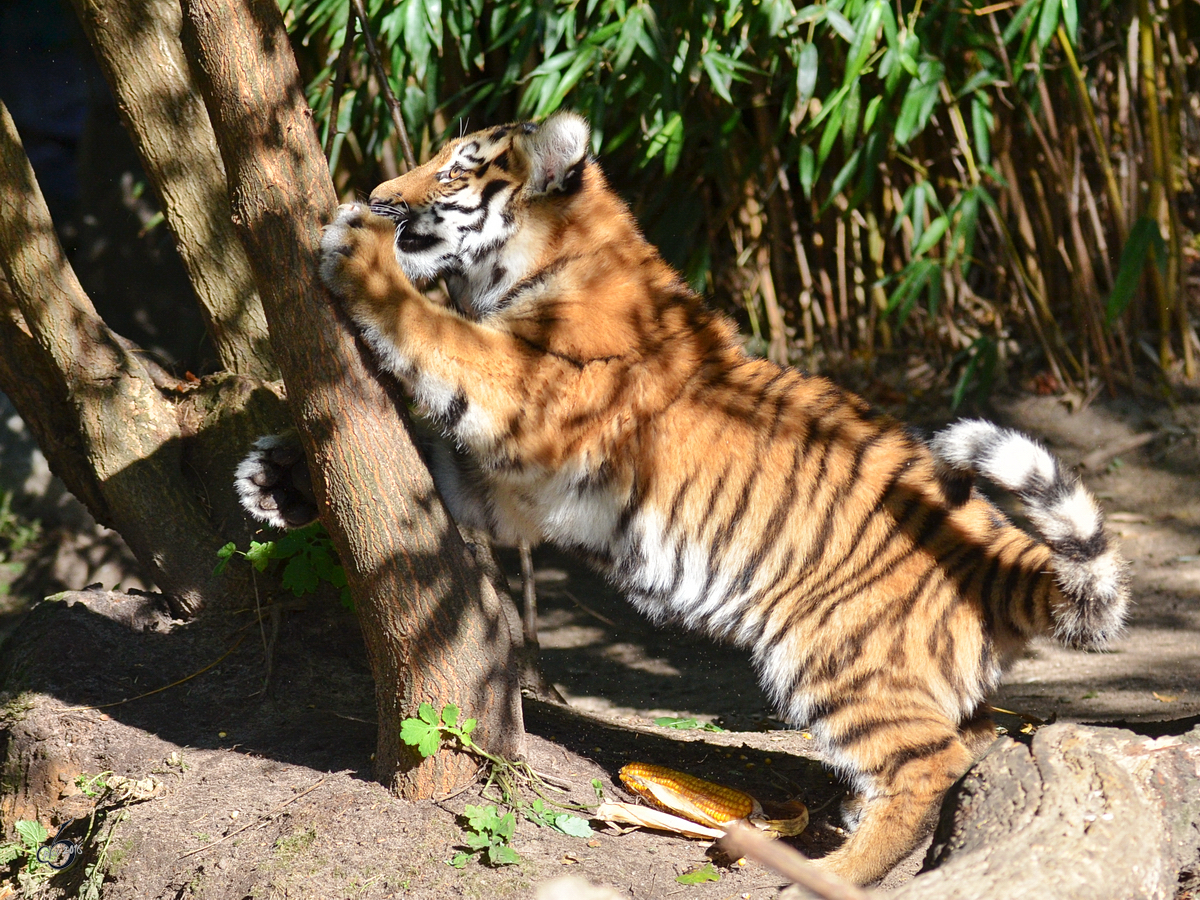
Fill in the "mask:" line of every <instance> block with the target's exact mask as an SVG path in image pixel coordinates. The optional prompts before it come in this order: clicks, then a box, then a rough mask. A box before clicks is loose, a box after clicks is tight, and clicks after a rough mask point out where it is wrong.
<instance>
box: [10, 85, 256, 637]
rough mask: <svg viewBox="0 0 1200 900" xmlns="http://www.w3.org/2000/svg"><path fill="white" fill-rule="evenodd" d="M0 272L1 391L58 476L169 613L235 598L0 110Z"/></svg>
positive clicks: (159, 416) (175, 435)
mask: <svg viewBox="0 0 1200 900" xmlns="http://www.w3.org/2000/svg"><path fill="white" fill-rule="evenodd" d="M0 272H3V275H4V280H5V281H6V282H7V287H6V288H5V289H2V290H0V336H3V337H4V338H5V340H4V344H3V348H2V349H3V352H2V354H0V357H2V359H0V390H3V391H4V392H5V393H6V394H8V395H9V396H10V397H11V398H12V400H13V402H14V404H15V405H16V407H17V410H18V412H20V414H21V416H22V418H24V419H25V421H26V422H27V423H28V424H29V426H30V428H31V429H32V431H33V433H34V434H35V436H36V437H37V438H38V442H39V445H40V446H41V447H42V448H43V451H44V452H45V453H46V456H47V459H48V460H49V462H50V464H51V467H52V468H53V470H54V472H55V474H57V475H58V476H59V477H60V478H62V479H63V481H64V482H65V483H66V485H67V487H68V488H69V489H70V490H71V491H72V492H73V493H74V494H75V495H76V496H77V497H79V498H80V499H81V500H82V501H83V502H84V503H85V504H86V505H87V507H88V509H89V511H90V512H91V513H92V515H93V516H94V517H95V518H96V520H97V521H98V522H100V523H101V524H104V525H108V526H110V527H112V528H114V529H116V530H117V531H118V532H120V533H121V536H122V537H124V538H125V541H126V542H127V543H128V544H129V546H130V549H132V550H133V552H134V554H135V555H136V556H137V557H138V560H139V561H140V562H141V563H142V564H143V565H144V566H145V567H146V569H147V571H148V572H149V574H150V576H151V577H152V578H153V579H154V580H155V582H157V584H158V585H159V587H161V588H162V589H163V590H164V591H165V592H166V593H167V595H168V596H169V597H170V598H171V601H172V603H173V605H174V612H175V614H176V615H178V616H181V617H188V616H191V615H194V614H195V613H196V612H197V611H198V610H199V609H200V608H201V606H202V605H203V604H204V602H205V599H206V598H207V599H210V600H211V599H213V598H214V597H219V596H221V595H222V594H223V592H224V591H226V590H229V589H230V588H234V589H236V588H237V587H238V585H237V582H236V581H232V580H226V581H224V582H219V581H217V580H216V579H215V577H214V575H213V560H214V559H215V554H216V551H217V549H218V548H219V547H220V546H221V544H222V543H223V541H222V540H221V538H220V536H219V535H218V534H217V532H216V530H215V529H214V528H213V527H212V525H211V524H210V521H209V519H208V518H207V516H206V514H205V511H204V509H203V507H202V505H201V503H200V502H199V501H198V498H197V496H196V494H195V492H194V490H193V486H192V485H190V484H189V483H188V481H187V479H186V477H185V476H184V475H183V472H182V465H181V454H182V443H183V440H182V439H183V434H182V432H181V430H180V426H179V422H178V420H177V418H176V414H175V408H174V405H173V404H172V403H171V402H170V401H169V400H167V399H166V398H165V397H164V395H163V393H162V392H161V391H160V385H159V384H157V383H156V381H155V373H154V372H153V371H152V370H151V369H150V368H149V367H148V366H147V364H146V363H144V362H143V361H142V359H141V357H140V356H139V354H137V353H134V352H131V351H130V349H129V345H128V342H126V341H124V339H121V338H119V337H118V336H116V335H115V334H113V333H112V332H111V331H109V329H108V327H107V326H106V325H105V324H104V322H103V321H102V320H101V319H100V317H99V316H98V315H97V313H96V311H95V309H94V308H93V306H92V303H91V300H90V299H88V297H87V295H86V294H85V293H84V291H83V288H82V287H81V286H80V284H79V280H78V279H77V278H76V277H75V273H74V271H73V270H72V268H71V265H70V263H69V262H68V261H67V258H66V254H65V253H64V251H63V248H62V246H61V245H60V244H59V242H58V239H57V237H56V236H55V234H54V226H53V223H52V222H51V220H50V213H49V211H48V210H47V208H46V203H45V200H44V199H43V197H42V193H41V191H40V189H39V188H38V185H37V181H36V180H35V178H34V175H33V170H32V169H31V168H30V166H29V160H28V159H27V158H26V156H25V151H24V149H23V148H22V146H21V141H20V138H19V136H18V135H17V132H16V129H15V127H14V126H13V122H12V118H11V117H10V116H9V114H8V110H7V109H6V108H5V107H4V106H3V104H0Z"/></svg>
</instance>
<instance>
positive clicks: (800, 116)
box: [281, 0, 1197, 402]
mask: <svg viewBox="0 0 1200 900" xmlns="http://www.w3.org/2000/svg"><path fill="white" fill-rule="evenodd" d="M364 3H365V8H366V13H367V17H366V18H367V24H368V27H369V28H370V29H371V31H373V32H374V34H375V35H376V36H377V37H378V38H379V45H380V46H381V47H382V48H383V60H382V62H383V66H384V68H385V69H386V70H387V74H388V76H389V78H388V80H389V82H390V83H391V85H392V90H393V92H394V93H395V95H396V96H397V97H398V98H399V102H400V105H401V107H402V114H403V121H404V123H405V125H406V128H407V131H408V134H409V135H410V136H411V137H412V143H413V145H414V146H415V147H416V149H417V154H418V155H419V156H422V157H425V156H428V155H429V153H430V152H431V151H432V150H433V149H434V148H436V147H437V146H438V145H439V144H440V143H441V142H442V141H443V140H444V139H445V138H446V137H448V136H451V135H454V134H456V133H459V132H461V131H462V130H463V129H465V128H470V127H482V126H484V125H487V124H489V123H495V122H500V121H510V120H512V119H514V118H517V117H527V116H532V117H541V116H545V115H548V114H550V113H551V112H553V111H554V110H555V109H558V108H562V107H568V108H571V109H574V110H577V111H579V112H580V113H582V114H584V115H585V116H586V117H587V118H588V119H589V121H590V122H591V123H592V127H593V150H594V151H595V152H596V153H597V154H598V155H600V156H601V157H602V159H603V161H604V165H605V167H606V169H607V171H608V173H609V176H610V178H611V179H612V180H613V181H614V183H615V184H616V185H617V187H618V188H619V189H620V190H621V192H622V193H623V194H624V195H625V196H627V197H629V198H631V199H632V201H633V204H634V207H635V213H636V214H637V216H638V218H639V220H640V221H641V222H642V224H643V226H644V227H645V228H646V230H647V232H648V236H649V237H650V238H651V240H653V241H654V242H655V243H656V244H657V245H658V246H659V247H660V248H661V249H662V250H663V252H664V255H665V256H666V257H667V258H668V259H669V260H670V261H671V262H672V263H674V264H675V265H677V266H678V267H680V268H681V269H682V270H683V271H684V273H685V275H686V276H687V278H688V280H689V281H690V282H691V283H692V284H693V285H695V286H696V287H698V288H703V289H706V290H709V291H710V292H712V293H713V294H714V295H715V298H716V300H717V302H718V303H720V304H721V305H723V306H725V307H726V308H727V309H729V310H730V311H732V312H733V313H735V314H736V315H738V316H739V317H741V320H742V322H743V324H745V325H746V326H747V327H748V328H749V330H751V331H753V332H754V334H755V337H756V338H757V340H755V341H754V342H753V343H752V344H751V346H754V347H758V348H759V349H760V350H761V351H762V352H769V353H771V354H772V355H773V356H774V357H776V358H779V359H783V358H788V357H790V358H800V359H804V360H805V362H806V363H807V364H808V365H810V366H813V365H817V364H819V363H820V362H821V361H822V360H824V359H831V360H832V361H837V360H839V359H840V360H846V359H856V360H862V361H864V362H865V363H866V364H868V365H870V364H871V363H872V362H873V361H874V360H876V359H877V358H878V357H879V356H880V355H881V354H882V353H883V352H885V351H888V352H890V351H895V350H903V349H905V348H908V349H909V350H910V351H912V352H915V353H916V354H918V355H920V356H922V357H926V356H928V357H932V358H931V360H930V362H931V370H932V371H933V372H935V373H937V375H936V378H937V380H938V384H939V386H940V388H941V389H942V390H943V391H944V392H945V394H946V395H947V396H950V395H951V394H956V395H957V396H958V397H959V400H960V402H961V401H965V400H966V399H969V398H970V397H972V396H979V395H980V394H981V393H983V391H984V390H985V389H986V386H987V385H986V382H987V379H984V378H981V377H980V375H981V374H982V373H981V366H982V363H983V362H986V360H983V359H980V357H979V351H980V350H981V349H982V346H983V345H976V342H977V341H979V340H980V339H981V338H984V337H986V338H988V339H989V340H990V341H991V342H992V344H993V346H994V347H995V349H996V364H997V366H998V367H1002V366H1003V365H1004V364H1005V362H1006V361H1008V360H1010V359H1013V358H1016V357H1017V356H1018V355H1021V356H1026V355H1028V354H1018V351H1020V350H1021V347H1020V343H1019V340H1020V338H1022V337H1026V338H1028V339H1030V340H1032V341H1035V342H1036V343H1037V345H1038V346H1039V347H1040V351H1041V353H1040V357H1041V361H1042V362H1041V363H1039V364H1045V365H1046V366H1048V368H1049V370H1050V372H1051V374H1053V375H1054V376H1055V381H1056V382H1057V383H1059V384H1061V385H1062V386H1063V387H1070V386H1072V385H1073V386H1075V387H1080V386H1082V385H1083V384H1085V383H1087V382H1089V380H1090V379H1091V378H1092V377H1093V376H1094V375H1095V374H1096V373H1097V372H1099V373H1100V374H1101V375H1102V376H1103V377H1104V378H1106V379H1110V378H1111V377H1112V376H1113V375H1114V371H1115V370H1116V369H1117V368H1118V367H1120V368H1124V369H1130V368H1131V367H1132V362H1131V358H1132V354H1131V353H1130V352H1129V347H1130V346H1131V345H1132V346H1135V347H1136V345H1137V335H1136V334H1135V335H1130V334H1128V333H1127V332H1128V331H1129V330H1133V329H1143V330H1144V329H1150V330H1156V331H1157V332H1158V336H1159V352H1158V354H1157V356H1158V359H1159V361H1160V365H1161V366H1162V367H1163V368H1164V369H1165V368H1167V366H1168V364H1169V363H1170V361H1171V358H1172V355H1173V354H1174V353H1178V354H1180V355H1181V356H1182V357H1183V360H1182V362H1183V367H1184V369H1185V371H1186V372H1187V374H1189V375H1191V374H1193V373H1194V372H1195V370H1196V365H1195V362H1194V360H1193V355H1194V348H1193V345H1192V340H1191V338H1190V333H1191V331H1190V329H1191V325H1190V320H1189V316H1190V313H1189V311H1188V305H1187V304H1186V303H1184V302H1181V299H1180V298H1181V297H1182V296H1183V292H1184V278H1185V273H1186V269H1187V266H1186V264H1185V262H1184V256H1183V252H1182V248H1183V244H1184V242H1185V238H1184V227H1183V224H1182V222H1183V218H1182V213H1181V204H1180V202H1179V199H1178V197H1182V196H1186V192H1188V191H1190V190H1192V189H1193V188H1192V181H1193V180H1194V178H1195V175H1194V173H1193V172H1192V170H1191V168H1189V166H1188V164H1187V153H1188V146H1187V145H1188V141H1189V140H1190V138H1188V137H1186V136H1187V135H1190V134H1192V133H1194V131H1195V127H1196V124H1195V122H1196V118H1197V116H1196V113H1195V111H1193V110H1192V109H1191V108H1190V107H1189V106H1188V104H1187V102H1186V99H1187V97H1188V96H1190V95H1191V93H1193V92H1194V83H1195V67H1194V65H1193V64H1191V63H1189V60H1190V59H1194V53H1195V40H1194V35H1195V34H1196V33H1197V29H1196V27H1195V23H1194V20H1195V15H1194V14H1192V13H1190V12H1188V13H1184V12H1183V11H1182V9H1183V8H1182V7H1179V5H1178V4H1166V5H1165V6H1164V5H1163V4H1151V3H1147V2H1145V0H1138V2H1131V3H1127V4H1114V3H1111V2H1110V0H1103V2H1100V3H1093V4H1080V3H1079V2H1078V0H1026V2H1021V3H991V2H989V0H895V2H893V0H830V2H822V3H814V4H808V3H795V2H792V0H761V2H754V3H749V2H745V0H706V2H701V3H683V2H680V0H666V2H656V3H650V2H648V0H593V2H589V3H586V4H580V3H577V2H574V0H546V2H542V0H501V2H497V3H489V4H484V3H481V2H479V0H399V2H393V0H364ZM281 6H282V7H283V9H284V11H285V16H286V21H287V23H288V27H289V29H290V31H291V34H292V36H293V41H294V45H295V48H296V51H297V54H298V57H299V59H300V61H301V65H302V68H303V70H304V72H305V75H306V77H307V78H308V85H309V87H308V97H309V101H310V103H311V104H312V105H313V108H314V111H315V114H316V120H317V123H318V127H319V128H320V130H321V131H322V133H323V135H324V136H325V137H326V138H327V144H328V146H329V148H330V163H331V168H332V170H333V171H334V175H335V181H336V183H337V184H338V185H339V189H340V190H342V191H343V192H344V193H346V194H347V195H349V194H353V193H354V192H356V191H363V190H369V189H370V187H371V186H373V185H374V184H376V183H378V182H379V181H383V180H385V178H390V177H394V175H395V173H396V172H398V171H400V170H401V165H400V163H399V157H400V153H399V148H398V141H397V138H396V136H395V135H394V134H392V125H391V118H390V116H389V115H388V113H387V109H386V104H385V100H384V97H383V96H382V93H381V91H380V89H379V85H378V83H377V82H375V81H374V80H373V79H372V78H371V77H369V76H368V73H370V72H372V71H373V67H372V64H371V62H370V60H369V59H368V58H367V55H366V52H365V49H364V42H363V41H362V39H361V36H359V35H357V34H356V28H352V27H350V23H349V4H348V3H347V2H345V0H281ZM1189 22H1190V23H1191V24H1190V25H1189ZM344 46H345V53H343V47H344ZM1172 48H1174V49H1172ZM1168 51H1169V52H1168ZM339 73H345V74H346V76H347V77H345V78H343V79H341V80H340V84H341V85H342V86H343V87H344V90H343V91H342V93H341V95H340V100H339V101H338V103H336V104H335V102H334V93H335V85H336V84H338V83H339V79H338V77H337V76H338V75H339ZM1180 135H1184V136H1185V137H1183V138H1180ZM1156 136H1157V137H1156ZM1114 160H1119V161H1120V165H1116V164H1114ZM1177 195H1178V196H1177ZM1143 223H1144V224H1143ZM1076 226H1077V227H1076ZM1156 236H1157V238H1158V239H1156ZM1151 249H1152V250H1153V251H1154V252H1153V254H1151V252H1150V251H1151ZM1151 255H1152V256H1153V257H1154V259H1155V262H1156V265H1155V266H1153V267H1151V266H1147V265H1145V261H1146V259H1147V258H1149V257H1150V256H1151ZM1118 258H1119V259H1120V263H1119V265H1114V264H1113V261H1114V260H1117V259H1118ZM1147 301H1152V302H1147ZM973 345H974V347H975V349H974V350H971V348H972V347H973ZM963 351H970V352H967V353H965V354H964V353H963ZM973 360H978V361H976V362H975V364H974V368H973V369H972V370H971V371H970V372H969V373H966V380H965V381H963V380H962V377H961V376H963V374H964V373H965V372H966V370H967V369H968V368H969V367H971V366H972V361H973ZM1126 374H1131V373H1129V372H1127V373H1126Z"/></svg>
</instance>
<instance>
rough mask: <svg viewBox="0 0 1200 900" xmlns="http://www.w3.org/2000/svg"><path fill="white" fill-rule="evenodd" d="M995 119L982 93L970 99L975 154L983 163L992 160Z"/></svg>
mask: <svg viewBox="0 0 1200 900" xmlns="http://www.w3.org/2000/svg"><path fill="white" fill-rule="evenodd" d="M994 124H995V119H994V118H993V116H992V110H991V108H990V107H989V106H988V103H987V99H986V97H984V96H983V95H976V97H975V99H974V100H972V101H971V130H972V132H974V136H975V156H976V158H977V159H978V160H979V162H980V163H982V164H983V165H985V166H986V165H988V164H989V163H991V161H992V126H993V125H994Z"/></svg>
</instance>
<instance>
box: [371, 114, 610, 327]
mask: <svg viewBox="0 0 1200 900" xmlns="http://www.w3.org/2000/svg"><path fill="white" fill-rule="evenodd" d="M589 140H590V131H589V128H588V124H587V122H586V121H585V120H584V119H582V118H581V117H579V116H577V115H575V114H574V113H569V112H562V113H558V114H556V115H554V116H551V117H550V118H549V119H546V120H545V121H544V122H541V123H540V124H536V123H532V122H521V123H517V124H511V125H502V126H499V127H497V128H489V129H485V130H483V131H477V132H475V133H474V134H468V135H465V136H463V137H460V138H457V139H456V140H453V141H450V142H449V143H447V144H446V145H445V146H444V147H443V148H442V149H441V152H439V153H438V154H437V156H435V157H434V158H433V159H431V160H430V161H429V162H427V163H425V164H424V165H422V166H418V167H417V168H415V169H413V170H411V171H409V172H406V173H405V174H404V175H401V176H400V177H399V178H395V179H392V180H391V181H387V182H384V183H383V184H381V185H379V187H377V188H375V190H374V191H372V192H371V198H370V208H371V211H372V212H374V213H375V214H376V215H380V216H385V217H387V218H390V219H392V220H394V221H395V223H396V259H397V260H398V261H399V263H400V267H401V269H403V270H404V273H405V275H407V276H408V278H409V279H410V280H411V281H413V282H414V283H416V284H422V283H427V282H429V281H431V280H432V279H435V278H444V279H445V280H446V284H447V286H448V287H449V289H450V293H451V296H452V297H453V299H454V301H455V302H456V303H457V304H458V306H459V308H460V309H462V310H463V311H464V312H466V313H468V314H470V315H473V316H475V317H477V318H482V317H484V316H486V315H488V314H490V313H492V312H494V311H495V310H496V308H497V305H498V304H499V303H500V300H501V298H503V297H504V296H505V295H506V293H507V292H508V290H509V288H510V287H512V285H514V284H516V283H517V282H519V281H520V280H521V279H523V278H525V277H527V276H528V275H529V274H530V273H532V272H534V271H536V269H537V267H538V265H539V264H540V263H541V257H542V255H543V254H544V253H545V251H546V247H547V246H549V245H552V244H553V239H552V238H553V235H552V231H553V228H554V227H555V223H556V221H561V219H562V218H563V216H564V213H565V211H566V208H567V207H568V206H569V205H570V204H571V203H572V202H573V201H574V200H575V199H576V196H577V195H578V194H579V193H580V192H581V190H582V188H583V185H584V178H585V170H586V169H587V167H588V165H589V159H588V144H589Z"/></svg>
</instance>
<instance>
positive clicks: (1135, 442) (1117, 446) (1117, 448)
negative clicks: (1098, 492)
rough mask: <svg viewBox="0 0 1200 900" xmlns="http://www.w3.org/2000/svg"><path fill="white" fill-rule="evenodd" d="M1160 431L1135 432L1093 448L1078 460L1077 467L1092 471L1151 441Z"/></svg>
mask: <svg viewBox="0 0 1200 900" xmlns="http://www.w3.org/2000/svg"><path fill="white" fill-rule="evenodd" d="M1162 435H1163V432H1161V431H1146V432H1143V433H1142V434H1135V435H1133V436H1132V437H1127V438H1124V439H1123V440H1119V441H1114V442H1113V443H1111V444H1108V445H1106V446H1104V447H1101V448H1100V449H1099V450H1093V451H1092V452H1091V453H1089V454H1088V455H1087V456H1085V457H1084V458H1083V459H1081V460H1080V461H1079V468H1081V469H1083V470H1084V471H1085V472H1094V471H1096V470H1097V469H1102V468H1104V466H1106V465H1108V463H1109V462H1110V461H1111V460H1113V459H1115V458H1116V457H1118V456H1120V455H1121V454H1122V453H1130V452H1132V451H1134V450H1136V449H1138V448H1139V447H1144V446H1146V444H1149V443H1150V442H1152V441H1155V440H1157V439H1158V438H1160V437H1162Z"/></svg>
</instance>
